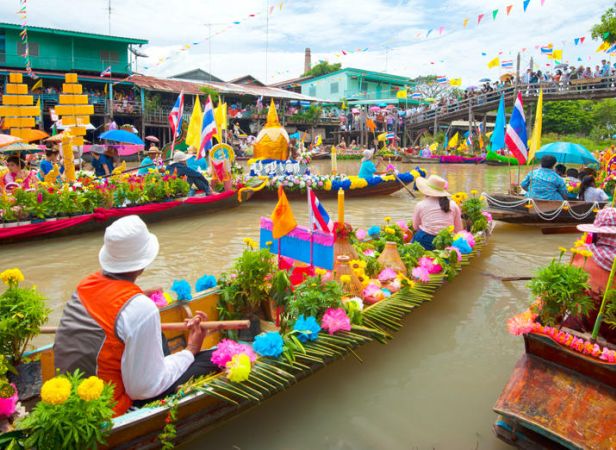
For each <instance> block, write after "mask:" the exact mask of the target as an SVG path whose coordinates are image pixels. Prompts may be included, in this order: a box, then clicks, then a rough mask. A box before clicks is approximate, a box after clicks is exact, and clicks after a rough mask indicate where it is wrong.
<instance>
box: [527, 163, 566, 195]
mask: <svg viewBox="0 0 616 450" xmlns="http://www.w3.org/2000/svg"><path fill="white" fill-rule="evenodd" d="M554 165H556V158H554V157H553V156H552V155H545V156H544V157H543V158H541V167H540V168H539V169H535V170H533V171H531V172H530V173H529V174H528V175H526V177H525V178H524V180H522V183H520V186H522V188H523V189H524V190H525V191H526V196H527V197H530V198H534V199H537V200H563V199H566V198H567V186H566V185H565V180H563V179H562V178H561V177H560V176H558V174H557V173H556V172H555V171H554V169H553V168H554Z"/></svg>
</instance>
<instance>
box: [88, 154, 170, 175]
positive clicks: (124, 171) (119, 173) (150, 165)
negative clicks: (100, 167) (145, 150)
mask: <svg viewBox="0 0 616 450" xmlns="http://www.w3.org/2000/svg"><path fill="white" fill-rule="evenodd" d="M172 159H173V158H169V159H164V160H163V161H161V162H163V163H166V162H169V161H171V160H172ZM158 164H160V163H152V164H146V165H145V166H140V167H133V168H132V169H126V170H123V171H122V172H118V173H110V174H109V175H103V176H102V177H97V178H101V179H102V178H109V177H113V176H116V175H121V174H123V173H128V172H134V171H135V170H139V169H144V168H146V167H155V166H157V165H158Z"/></svg>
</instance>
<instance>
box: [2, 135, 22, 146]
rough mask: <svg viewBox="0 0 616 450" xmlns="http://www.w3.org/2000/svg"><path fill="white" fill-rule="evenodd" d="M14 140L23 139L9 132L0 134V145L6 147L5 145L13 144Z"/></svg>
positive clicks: (19, 140) (20, 140)
mask: <svg viewBox="0 0 616 450" xmlns="http://www.w3.org/2000/svg"><path fill="white" fill-rule="evenodd" d="M16 142H23V139H22V138H18V137H16V136H11V135H10V134H0V147H6V146H7V145H11V144H15V143H16Z"/></svg>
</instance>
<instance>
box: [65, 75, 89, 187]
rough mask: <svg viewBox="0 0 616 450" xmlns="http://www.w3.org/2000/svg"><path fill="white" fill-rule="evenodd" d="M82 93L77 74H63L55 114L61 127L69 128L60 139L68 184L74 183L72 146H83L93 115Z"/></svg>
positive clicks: (86, 98) (86, 97)
mask: <svg viewBox="0 0 616 450" xmlns="http://www.w3.org/2000/svg"><path fill="white" fill-rule="evenodd" d="M82 92H83V88H82V86H81V84H79V83H78V82H77V74H76V73H67V74H65V75H64V84H62V94H60V99H59V104H58V106H56V113H57V114H58V115H59V116H61V119H62V125H64V126H65V127H70V128H69V129H67V130H66V131H65V132H64V137H63V139H62V157H63V158H64V175H65V176H66V181H68V182H72V181H75V164H74V155H73V145H83V137H84V136H85V135H86V125H88V124H89V123H90V115H92V114H94V106H93V105H89V104H88V96H87V95H85V94H82Z"/></svg>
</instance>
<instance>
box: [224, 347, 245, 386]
mask: <svg viewBox="0 0 616 450" xmlns="http://www.w3.org/2000/svg"><path fill="white" fill-rule="evenodd" d="M250 369H251V363H250V357H249V356H248V355H247V354H246V353H238V354H237V355H234V356H233V358H231V361H229V362H228V363H227V378H228V379H229V380H231V381H233V382H234V383H241V382H242V381H246V380H247V379H248V376H249V375H250Z"/></svg>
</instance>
